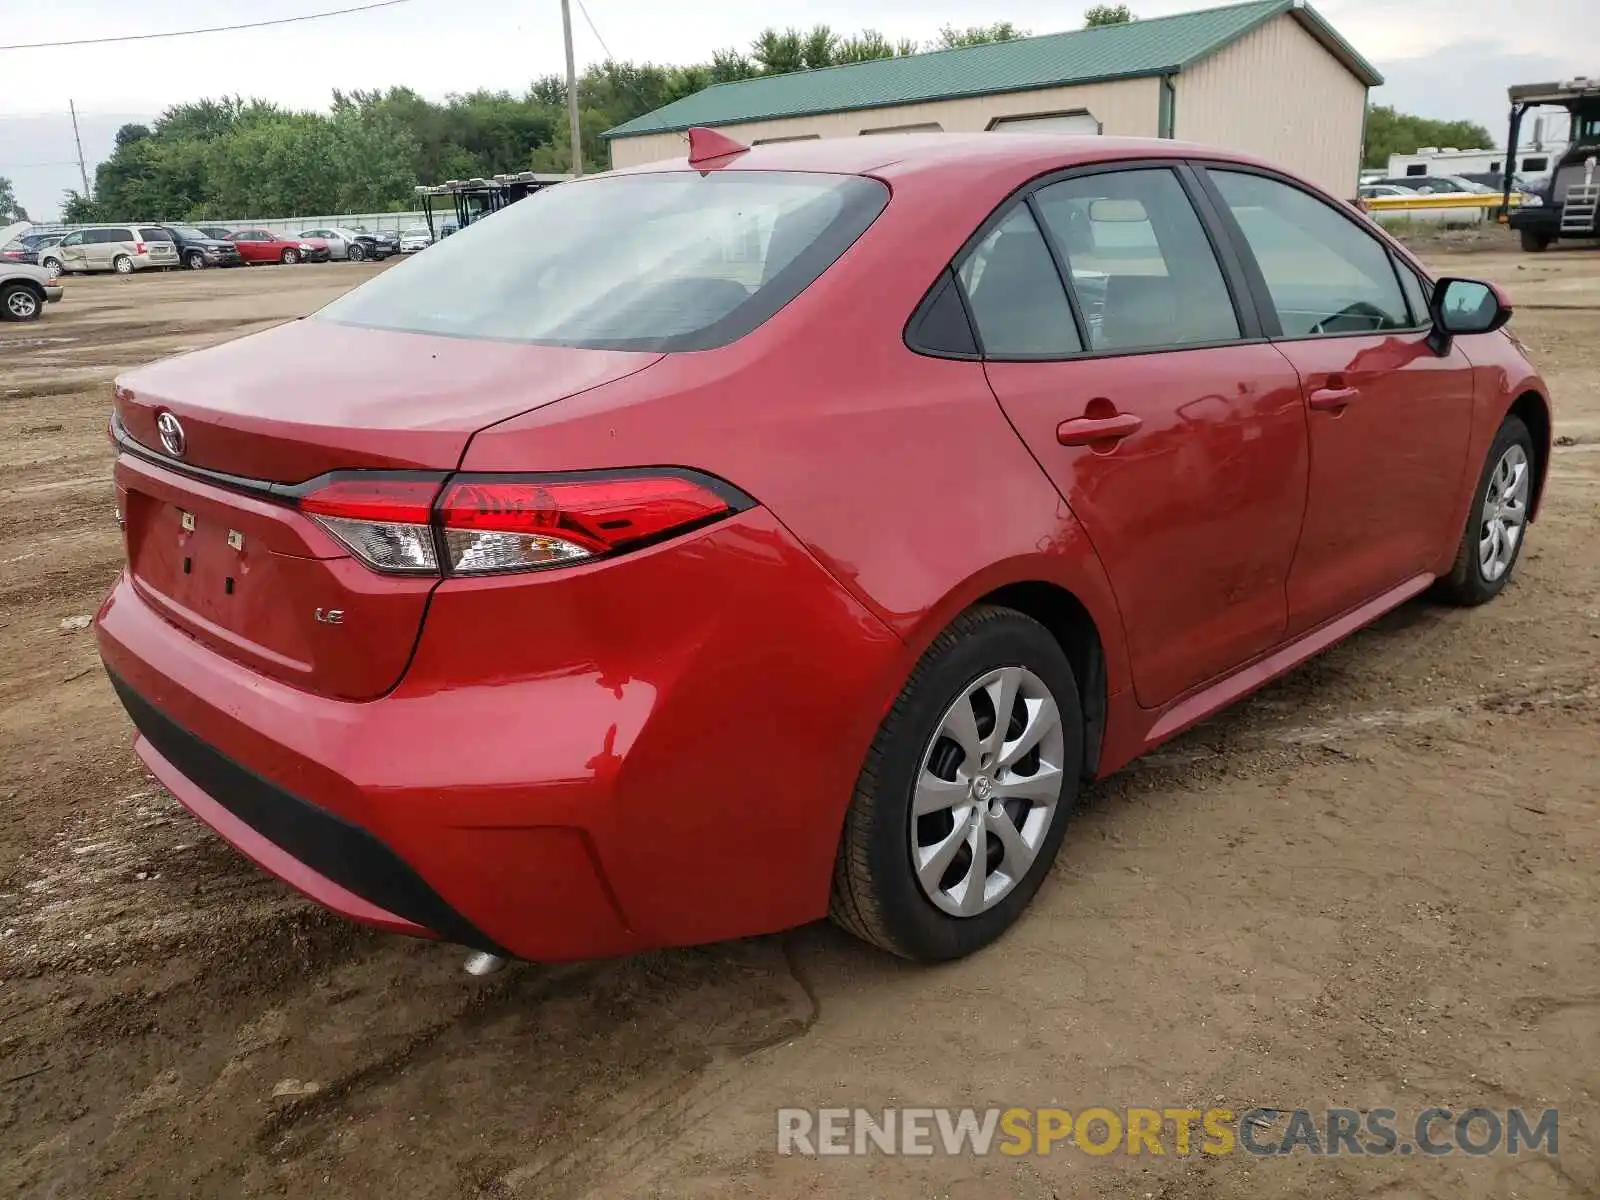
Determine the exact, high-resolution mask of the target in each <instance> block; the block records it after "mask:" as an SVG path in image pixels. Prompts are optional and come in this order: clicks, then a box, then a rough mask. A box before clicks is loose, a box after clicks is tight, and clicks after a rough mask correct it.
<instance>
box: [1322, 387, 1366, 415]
mask: <svg viewBox="0 0 1600 1200" xmlns="http://www.w3.org/2000/svg"><path fill="white" fill-rule="evenodd" d="M1359 395H1361V392H1360V391H1359V390H1357V389H1356V388H1353V387H1338V388H1318V389H1317V390H1316V391H1314V392H1312V393H1311V396H1310V404H1311V407H1312V408H1314V409H1316V410H1317V411H1318V412H1340V411H1342V410H1343V409H1344V406H1345V405H1347V404H1349V403H1350V401H1352V400H1354V399H1355V398H1356V397H1357V396H1359Z"/></svg>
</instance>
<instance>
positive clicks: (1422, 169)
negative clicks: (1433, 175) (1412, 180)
mask: <svg viewBox="0 0 1600 1200" xmlns="http://www.w3.org/2000/svg"><path fill="white" fill-rule="evenodd" d="M1427 173H1428V164H1427V163H1409V164H1407V166H1406V174H1407V175H1426V174H1427Z"/></svg>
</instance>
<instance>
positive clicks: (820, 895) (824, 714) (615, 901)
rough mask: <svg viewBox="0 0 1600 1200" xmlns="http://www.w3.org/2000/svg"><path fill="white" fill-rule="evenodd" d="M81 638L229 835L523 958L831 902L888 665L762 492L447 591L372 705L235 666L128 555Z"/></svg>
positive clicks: (891, 683)
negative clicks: (694, 529) (531, 573)
mask: <svg viewBox="0 0 1600 1200" xmlns="http://www.w3.org/2000/svg"><path fill="white" fill-rule="evenodd" d="M97 632H98V637H99V643H100V651H101V655H102V658H103V659H104V661H105V663H106V666H107V669H108V670H109V672H110V673H111V675H112V678H113V681H114V682H115V684H116V685H117V690H118V693H119V695H121V696H122V698H123V702H124V704H125V705H126V706H127V707H128V710H129V712H130V714H131V715H132V716H133V718H134V721H135V724H136V725H137V726H138V728H139V732H140V747H139V752H140V754H141V757H143V758H144V760H145V762H146V764H147V765H148V766H149V767H150V769H151V771H152V772H153V773H154V774H155V775H156V776H157V778H158V779H160V781H161V782H162V783H163V784H164V785H165V786H166V787H167V788H168V789H169V790H171V791H172V792H173V793H174V795H176V796H177V797H178V799H179V800H181V801H182V802H183V803H184V804H185V805H186V806H188V807H189V808H190V809H191V810H192V811H193V812H194V813H195V814H196V815H197V816H199V817H200V818H201V819H202V820H204V821H205V822H206V823H207V824H209V825H211V826H212V827H213V828H214V829H216V830H217V832H218V833H220V834H221V835H222V836H223V837H224V838H226V839H227V840H228V841H230V842H231V843H232V844H233V845H234V846H236V847H237V848H238V849H239V850H241V851H242V852H243V853H245V854H246V855H248V856H249V857H250V858H252V859H254V860H255V861H256V862H258V863H259V864H261V865H262V866H263V867H265V868H266V869H267V870H269V871H271V872H272V873H274V874H276V875H278V876H279V877H280V878H282V879H284V880H285V881H286V882H288V883H290V884H291V885H293V886H294V887H296V888H298V889H299V890H301V891H302V892H304V893H305V894H307V895H309V896H311V897H312V898H313V899H315V900H317V901H319V902H320V903H322V904H324V905H326V906H327V907H329V908H331V909H333V910H335V911H337V912H340V913H342V914H344V915H346V916H348V917H350V918H352V919H354V920H358V921H364V922H366V923H368V924H372V925H377V926H379V927H381V928H386V929H391V930H396V931H398V932H404V933H413V934H419V935H434V936H439V937H443V938H446V939H449V940H452V941H458V942H462V943H465V944H468V945H473V946H479V947H482V948H485V949H500V948H503V949H504V951H508V952H510V953H512V954H515V955H517V956H520V957H523V958H530V959H540V960H562V959H574V958H592V957H600V956H606V955H613V954H622V953H628V952H632V951H637V950H644V949H650V948H653V947H659V946H666V945H686V944H694V943H699V942H706V941H715V940H720V939H723V938H729V937H737V936H744V935H747V934H752V933H758V932H766V931H770V930H775V929H780V928H785V927H788V926H792V925H796V924H800V923H802V922H805V921H809V920H813V919H815V918H818V917H820V916H822V915H824V914H825V912H826V910H827V897H828V889H829V881H830V877H831V872H832V866H833V857H834V852H835V849H836V847H837V843H838V835H839V827H840V822H841V821H842V818H843V812H844V807H845V804H846V803H847V801H848V799H849V796H850V792H851V788H852V786H853V784H854V781H855V777H856V775H857V773H858V772H859V770H860V766H861V762H862V759H863V757H864V755H865V752H866V747H867V744H868V743H869V742H870V740H871V737H872V735H873V733H874V731H875V729H876V726H877V722H878V720H879V718H880V717H881V715H882V712H883V710H884V708H885V707H886V706H887V703H888V698H889V697H892V695H893V694H894V690H895V689H896V688H897V687H898V684H899V682H900V680H899V678H898V676H899V674H900V673H901V672H903V670H904V669H905V667H906V663H905V661H904V655H905V653H906V650H905V647H904V646H903V644H901V643H900V642H899V641H898V639H896V638H895V637H894V636H893V635H892V634H891V633H890V632H889V631H888V630H887V629H885V628H884V627H883V626H882V625H881V624H880V623H878V622H877V621H876V620H875V619H873V618H872V617H870V616H869V615H868V614H866V613H865V612H864V610H862V609H861V608H860V607H859V605H858V604H857V603H856V602H855V601H854V600H853V599H852V598H850V597H849V596H848V594H847V593H845V592H844V591H843V590H842V589H841V588H840V587H839V586H838V585H837V583H836V582H835V581H834V580H833V579H832V577H831V576H829V575H827V574H826V573H825V572H824V571H822V569H821V568H820V567H819V566H817V564H816V563H815V562H814V560H812V559H811V558H810V556H809V555H808V554H806V553H805V551H804V550H802V549H801V548H800V547H798V546H797V545H796V544H795V543H793V541H792V540H791V539H790V537H789V535H788V533H787V531H785V530H784V529H783V527H782V526H781V525H779V524H778V523H777V521H776V520H774V519H773V518H772V517H771V515H770V514H769V513H766V512H764V511H763V510H760V509H755V510H751V511H750V512H747V513H743V514H741V515H739V516H738V517H734V518H730V519H729V520H727V521H724V522H722V523H720V524H719V525H716V526H713V527H711V528H709V529H706V530H702V531H700V532H699V533H696V534H690V535H688V536H687V537H684V538H681V539H677V540H676V541H673V542H669V543H664V544H662V545H660V546H656V547H652V548H650V549H648V550H643V551H640V552H638V553H637V554H635V555H630V556H628V557H627V558H625V559H621V560H617V561H616V562H613V563H609V564H605V563H598V564H593V565H591V566H589V567H579V568H570V569H564V570H561V571H554V572H550V573H549V574H548V575H546V576H544V577H542V578H537V579H535V578H533V577H522V578H520V579H519V578H517V577H506V576H502V577H495V578H486V579H481V580H452V581H448V582H446V583H444V584H441V585H440V586H439V587H438V588H437V589H436V591H435V594H434V598H433V600H432V602H431V604H430V608H429V612H428V616H427V619H426V621H425V623H424V627H423V630H422V633H421V635H420V637H419V640H418V643H417V647H416V653H415V656H414V658H413V660H412V664H411V666H410V668H409V669H408V671H407V673H406V675H405V677H404V678H403V679H402V681H401V682H400V684H399V686H398V687H397V688H396V689H395V690H394V691H392V692H390V693H389V694H388V695H386V696H384V697H382V698H380V699H377V700H370V701H365V702H351V701H342V700H335V699H331V698H328V697H323V696H316V695H312V694H310V693H307V692H304V691H301V690H299V689H297V688H295V687H293V686H291V685H289V684H286V683H279V682H277V681H275V680H272V679H269V678H265V677H263V676H261V675H259V674H256V673H254V672H251V671H250V670H248V669H246V668H245V667H243V666H241V665H239V664H238V663H235V662H233V661H232V660H231V659H229V658H226V657H224V656H223V655H220V654H218V653H216V652H215V651H213V650H211V649H209V648H207V647H205V646H203V645H201V644H200V643H198V642H196V641H194V640H193V639H192V638H190V637H188V636H187V635H185V634H183V633H182V632H180V631H179V630H178V629H176V628H175V627H173V626H172V625H170V624H168V623H167V622H166V621H165V620H164V619H163V618H162V617H161V616H160V615H158V614H157V612H156V611H155V610H154V609H153V608H151V607H150V606H149V605H148V604H146V603H145V601H144V600H143V598H142V596H141V595H140V594H139V592H138V590H137V588H136V587H135V586H134V585H133V584H132V583H131V582H130V581H129V580H128V578H127V576H126V575H124V576H123V578H122V579H120V580H119V581H118V583H117V585H116V587H115V588H114V589H113V591H112V593H111V595H110V596H109V597H108V598H107V600H106V602H105V604H104V605H103V606H102V608H101V611H100V614H99V617H98V618H97ZM880 700H881V703H880V702H879V701H880Z"/></svg>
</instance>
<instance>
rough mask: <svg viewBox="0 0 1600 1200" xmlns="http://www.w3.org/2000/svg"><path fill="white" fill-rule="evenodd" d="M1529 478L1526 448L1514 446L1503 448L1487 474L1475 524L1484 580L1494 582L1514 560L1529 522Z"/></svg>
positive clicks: (1507, 569) (1479, 564) (1480, 566)
mask: <svg viewBox="0 0 1600 1200" xmlns="http://www.w3.org/2000/svg"><path fill="white" fill-rule="evenodd" d="M1531 477H1532V475H1531V472H1530V471H1529V470H1528V454H1527V451H1525V450H1524V449H1523V448H1522V447H1521V446H1517V445H1513V446H1508V447H1506V452H1505V453H1504V454H1502V455H1501V456H1500V461H1499V462H1498V463H1496V464H1495V467H1494V470H1493V471H1492V472H1491V473H1490V475H1489V486H1488V488H1487V489H1486V490H1485V492H1484V497H1483V513H1482V515H1481V519H1480V523H1479V527H1478V570H1479V572H1480V573H1481V574H1482V575H1483V578H1484V580H1485V581H1486V582H1489V583H1493V582H1495V580H1497V579H1499V578H1500V577H1501V576H1502V575H1504V574H1505V573H1506V572H1507V571H1509V570H1510V569H1511V564H1512V563H1513V562H1514V561H1515V560H1516V557H1517V546H1518V543H1520V542H1521V540H1522V530H1523V526H1525V525H1526V524H1527V521H1528V493H1529V486H1530V482H1529V481H1530V479H1531Z"/></svg>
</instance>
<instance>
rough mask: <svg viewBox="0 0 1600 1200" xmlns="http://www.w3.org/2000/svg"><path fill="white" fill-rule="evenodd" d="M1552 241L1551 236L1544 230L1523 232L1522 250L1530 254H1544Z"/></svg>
mask: <svg viewBox="0 0 1600 1200" xmlns="http://www.w3.org/2000/svg"><path fill="white" fill-rule="evenodd" d="M1550 241H1551V239H1550V235H1549V234H1548V233H1545V232H1543V231H1542V230H1539V229H1524V230H1522V248H1523V250H1525V251H1526V252H1527V253H1529V254H1542V253H1543V252H1544V251H1546V250H1548V249H1549V248H1550Z"/></svg>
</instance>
